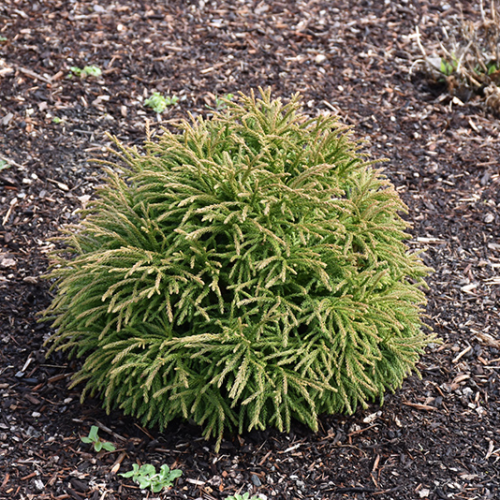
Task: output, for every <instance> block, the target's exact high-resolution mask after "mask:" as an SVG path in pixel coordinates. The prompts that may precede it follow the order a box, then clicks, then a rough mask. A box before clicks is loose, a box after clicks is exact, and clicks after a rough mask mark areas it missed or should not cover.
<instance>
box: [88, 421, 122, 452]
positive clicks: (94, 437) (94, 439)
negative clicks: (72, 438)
mask: <svg viewBox="0 0 500 500" xmlns="http://www.w3.org/2000/svg"><path fill="white" fill-rule="evenodd" d="M98 432H99V428H98V427H97V426H95V425H93V426H92V427H91V428H90V432H89V435H88V436H87V437H82V442H83V443H90V444H93V445H94V450H95V451H96V452H100V451H101V450H106V451H115V450H116V448H115V446H114V445H113V444H111V443H109V442H108V441H102V440H101V438H100V437H99V436H98Z"/></svg>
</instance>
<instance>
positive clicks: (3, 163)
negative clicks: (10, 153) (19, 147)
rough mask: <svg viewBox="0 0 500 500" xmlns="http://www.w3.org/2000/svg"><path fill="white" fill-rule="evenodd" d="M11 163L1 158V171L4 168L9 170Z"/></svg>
mask: <svg viewBox="0 0 500 500" xmlns="http://www.w3.org/2000/svg"><path fill="white" fill-rule="evenodd" d="M9 167H10V165H9V164H8V163H7V162H6V161H5V160H0V172H1V171H2V170H7V169H8V168H9Z"/></svg>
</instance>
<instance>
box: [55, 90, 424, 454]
mask: <svg viewBox="0 0 500 500" xmlns="http://www.w3.org/2000/svg"><path fill="white" fill-rule="evenodd" d="M226 104H227V109H226V110H225V111H224V113H223V114H220V115H216V116H215V117H213V118H212V119H209V120H203V119H201V118H199V119H197V120H193V121H192V123H188V122H184V123H183V125H182V126H181V133H179V134H172V133H170V132H168V131H166V130H165V131H164V134H163V135H162V136H161V137H160V138H159V139H158V141H157V142H151V141H149V142H148V143H147V144H146V147H145V154H142V155H141V154H140V153H139V152H138V151H137V150H136V149H135V148H134V149H129V148H125V147H123V146H120V145H119V144H118V143H117V144H118V146H119V148H120V150H121V153H120V154H119V155H118V156H119V157H120V158H121V161H120V162H119V165H115V164H111V163H107V165H108V168H107V173H108V180H107V185H105V186H104V187H102V188H101V189H100V190H99V192H98V199H97V200H96V201H93V202H92V203H91V205H90V207H89V208H88V209H86V210H84V211H83V212H82V214H83V215H82V221H81V223H80V224H78V225H76V226H71V227H67V228H66V229H65V230H64V234H65V236H63V237H62V241H63V243H64V245H63V248H62V249H61V250H59V251H57V252H56V253H55V254H54V256H53V267H52V272H51V274H50V277H51V278H55V286H56V288H57V294H56V297H55V298H54V300H53V303H52V305H51V307H50V308H49V309H48V310H47V311H46V312H45V318H46V319H49V320H52V321H53V325H54V328H55V329H56V333H54V335H53V336H52V337H51V342H52V346H51V350H53V349H64V350H68V351H69V353H70V354H71V355H73V356H77V357H84V363H83V366H82V368H81V370H80V371H79V372H78V373H77V374H76V375H75V377H74V384H78V383H81V382H84V383H85V384H86V386H85V390H84V391H83V395H82V398H83V397H84V396H85V393H86V392H89V393H90V394H92V395H95V394H97V395H100V396H101V397H102V398H103V400H104V402H105V406H106V408H107V409H108V410H109V409H111V408H112V407H119V408H121V409H123V411H124V412H125V413H127V414H132V415H135V416H136V417H139V418H140V419H141V420H142V422H143V424H145V425H155V424H157V425H159V426H160V428H163V427H165V426H166V425H167V424H168V422H169V421H171V420H172V419H174V418H178V417H181V418H185V419H192V420H193V421H194V422H196V423H197V424H199V425H202V426H203V427H204V435H205V436H206V437H207V438H209V437H211V436H216V437H218V442H217V447H218V445H219V443H220V439H221V438H222V434H223V431H224V429H225V428H228V429H237V430H238V431H239V432H241V431H243V430H245V429H252V428H260V429H264V428H266V427H267V426H269V425H272V426H276V427H277V428H278V429H280V430H288V429H289V428H290V422H291V419H292V418H295V419H297V420H300V421H302V422H304V423H306V424H307V425H309V426H310V427H311V428H312V429H317V426H318V424H317V416H318V415H319V414H321V413H334V412H354V411H355V409H356V407H357V405H358V404H361V405H363V406H366V402H367V401H369V400H373V399H376V398H380V400H381V401H382V399H383V394H384V392H385V391H386V390H388V389H389V390H393V389H395V388H396V387H398V386H399V385H400V384H401V382H402V380H403V378H404V377H405V376H407V375H408V374H409V373H410V372H411V370H412V369H413V368H414V367H415V363H416V361H417V360H418V357H419V354H420V353H421V352H422V351H423V348H424V347H425V345H426V344H428V343H429V342H430V341H431V340H432V338H433V337H432V336H427V335H425V334H424V333H422V332H421V326H422V324H421V319H420V313H421V309H420V306H421V305H422V304H423V303H424V302H425V297H424V294H423V292H422V291H421V288H422V286H423V285H424V281H423V278H424V276H425V275H426V274H427V273H428V271H429V270H428V269H427V268H426V267H424V266H423V265H422V263H421V260H420V258H419V257H418V256H417V255H416V254H411V253H409V252H408V249H407V247H406V246H405V244H404V243H403V240H404V239H405V238H406V237H407V235H406V234H405V233H404V229H405V228H406V226H407V224H406V223H405V222H404V221H403V220H402V219H401V217H400V216H399V215H398V212H399V211H403V210H404V209H405V207H404V204H403V203H402V201H401V200H400V198H399V196H398V195H397V193H396V192H395V190H394V189H393V187H392V186H391V184H390V183H389V182H388V181H387V180H385V179H384V178H383V176H382V175H381V174H380V172H379V171H377V170H376V169H373V168H372V167H371V164H370V162H367V161H365V160H364V159H363V156H362V155H361V154H360V153H359V148H360V146H359V145H358V144H357V143H355V142H353V141H352V140H351V139H350V137H349V132H348V130H346V129H345V128H344V127H342V126H340V125H339V124H338V123H337V121H336V119H335V118H332V117H324V116H319V117H316V118H313V119H307V118H306V117H305V116H304V115H302V114H301V113H300V110H299V108H300V104H299V102H298V98H297V97H295V98H293V99H292V101H291V102H290V103H289V104H287V105H285V106H284V105H282V104H281V102H280V100H271V96H270V91H266V92H262V91H261V96H260V98H259V99H256V98H255V97H254V95H253V93H252V95H251V96H250V97H246V96H244V95H242V94H241V95H240V96H239V101H238V102H230V101H227V103H226Z"/></svg>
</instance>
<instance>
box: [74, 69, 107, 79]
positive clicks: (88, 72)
mask: <svg viewBox="0 0 500 500" xmlns="http://www.w3.org/2000/svg"><path fill="white" fill-rule="evenodd" d="M70 71H71V73H70V75H68V76H70V78H71V76H73V75H75V76H78V77H79V78H87V76H94V77H96V78H97V77H99V76H101V75H102V71H101V69H100V68H98V67H97V66H85V67H84V68H83V69H81V68H79V67H78V66H71V68H70Z"/></svg>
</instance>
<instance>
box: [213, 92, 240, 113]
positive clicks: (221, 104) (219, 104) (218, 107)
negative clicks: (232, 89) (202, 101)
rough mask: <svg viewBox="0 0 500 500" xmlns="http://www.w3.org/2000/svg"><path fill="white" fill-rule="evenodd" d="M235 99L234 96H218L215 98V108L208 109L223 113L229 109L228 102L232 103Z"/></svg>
mask: <svg viewBox="0 0 500 500" xmlns="http://www.w3.org/2000/svg"><path fill="white" fill-rule="evenodd" d="M233 99H234V94H224V95H223V96H222V97H219V96H216V97H215V108H213V107H212V106H208V105H207V108H208V109H212V110H215V111H222V110H224V109H226V107H227V102H226V101H232V100H233Z"/></svg>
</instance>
